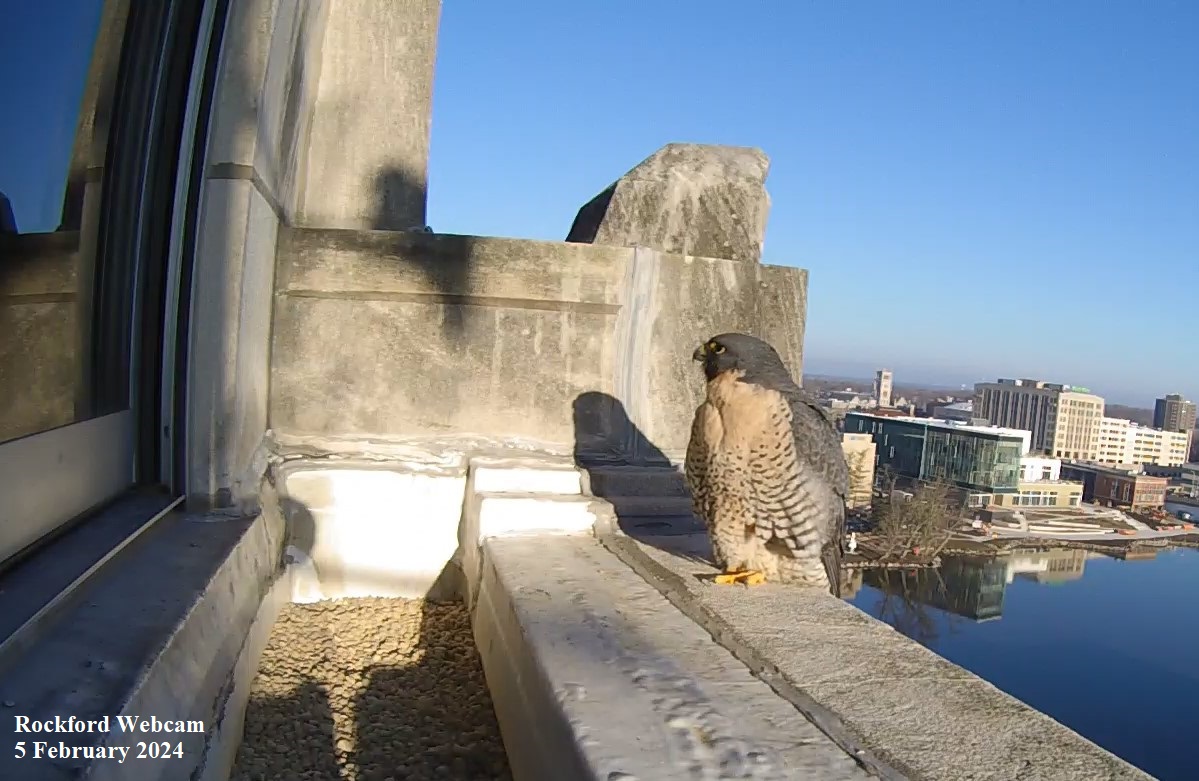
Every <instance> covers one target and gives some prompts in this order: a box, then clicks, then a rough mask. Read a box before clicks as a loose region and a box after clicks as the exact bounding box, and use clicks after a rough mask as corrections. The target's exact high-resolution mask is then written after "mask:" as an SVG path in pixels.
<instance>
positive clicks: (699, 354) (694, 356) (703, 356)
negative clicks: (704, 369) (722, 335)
mask: <svg viewBox="0 0 1199 781" xmlns="http://www.w3.org/2000/svg"><path fill="white" fill-rule="evenodd" d="M705 347H706V345H703V344H701V345H700V346H699V347H696V348H695V352H693V353H691V360H693V361H699V362H700V363H703V362H704V361H705V360H707V357H708V351H707V350H706V349H705Z"/></svg>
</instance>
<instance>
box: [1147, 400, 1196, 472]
mask: <svg viewBox="0 0 1199 781" xmlns="http://www.w3.org/2000/svg"><path fill="white" fill-rule="evenodd" d="M1195 414H1196V410H1195V402H1193V401H1187V400H1186V399H1184V398H1183V397H1182V396H1181V395H1180V394H1178V393H1168V394H1166V395H1165V396H1163V397H1162V398H1160V399H1158V400H1157V402H1156V403H1155V404H1154V405H1153V427H1154V428H1160V429H1161V430H1163V431H1184V432H1186V435H1187V453H1188V456H1189V457H1190V459H1191V460H1192V461H1193V460H1196V459H1199V448H1197V447H1196V445H1197V444H1199V443H1196V442H1195Z"/></svg>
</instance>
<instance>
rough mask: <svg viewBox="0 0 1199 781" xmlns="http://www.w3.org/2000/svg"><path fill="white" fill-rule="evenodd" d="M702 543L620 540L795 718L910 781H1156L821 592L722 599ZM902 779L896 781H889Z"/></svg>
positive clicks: (751, 593)
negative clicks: (795, 711)
mask: <svg viewBox="0 0 1199 781" xmlns="http://www.w3.org/2000/svg"><path fill="white" fill-rule="evenodd" d="M699 537H702V535H693V536H689V535H675V536H670V537H644V538H642V539H641V540H639V541H635V540H632V539H631V538H627V537H619V538H616V537H613V538H610V539H608V540H605V542H606V543H607V544H608V545H611V546H612V547H613V549H614V550H618V551H620V557H621V559H622V560H624V561H626V563H630V564H631V565H632V566H635V567H636V568H637V569H638V570H639V571H642V572H645V573H647V575H648V579H649V582H651V583H654V585H655V586H656V587H657V588H658V589H659V590H660V591H661V592H663V593H664V594H669V595H670V597H671V601H672V602H674V603H675V604H677V605H680V607H681V608H682V609H683V610H685V612H687V613H688V614H689V615H691V616H692V617H693V618H694V619H695V620H697V621H698V622H700V623H701V624H703V625H704V626H705V627H706V628H707V629H708V630H709V631H711V632H712V633H713V634H714V635H715V636H717V637H719V639H720V640H721V643H722V644H724V645H725V646H726V647H728V648H730V649H732V650H733V651H734V653H736V654H737V656H738V658H741V659H742V660H743V661H745V662H746V664H749V665H750V666H751V667H753V668H754V669H755V670H756V671H757V672H758V673H759V675H761V676H762V677H763V678H764V679H766V680H770V681H771V682H772V686H773V687H775V688H776V690H777V691H779V692H780V693H781V694H783V695H784V696H787V697H788V699H790V700H791V701H793V702H795V703H796V704H797V706H798V707H800V708H801V709H804V710H805V711H807V712H814V713H815V714H816V718H818V719H820V720H822V721H825V722H827V723H828V724H829V725H831V727H832V731H833V732H836V731H837V730H843V731H844V734H843V735H842V736H841V737H842V739H843V740H845V741H850V742H854V743H857V744H859V745H861V746H862V747H863V749H864V751H865V752H868V753H869V754H870V755H873V756H876V757H878V759H879V761H880V762H882V763H885V765H886V766H888V767H890V768H894V769H895V771H893V772H897V773H902V775H903V776H906V777H908V778H912V779H928V781H961V779H966V778H969V779H980V780H981V779H996V781H998V780H999V779H1012V778H1019V779H1022V781H1035V780H1037V779H1043V781H1072V780H1076V781H1094V780H1095V779H1100V778H1102V779H1136V780H1137V781H1151V779H1152V776H1150V775H1148V774H1146V773H1144V772H1143V771H1141V770H1139V769H1137V768H1136V767H1134V766H1132V765H1131V764H1129V763H1128V762H1125V761H1124V760H1122V759H1120V758H1119V757H1117V756H1115V755H1114V754H1111V753H1110V752H1108V751H1106V750H1105V749H1103V748H1101V747H1100V746H1097V745H1096V744H1094V743H1092V742H1091V741H1089V740H1087V739H1086V738H1084V737H1082V736H1081V735H1079V734H1078V733H1076V732H1074V731H1073V730H1071V729H1069V728H1067V727H1065V726H1064V725H1062V724H1060V723H1059V722H1057V721H1055V720H1053V719H1051V718H1050V717H1048V716H1046V715H1045V714H1043V713H1041V712H1040V711H1037V710H1035V709H1033V708H1030V707H1029V706H1027V705H1025V704H1024V703H1022V702H1020V701H1019V700H1017V699H1016V698H1014V697H1012V696H1010V695H1008V694H1006V693H1004V692H1002V691H1000V690H999V689H997V688H996V687H995V686H993V685H991V684H990V683H988V682H986V681H984V680H983V679H981V678H979V677H978V676H976V675H974V674H973V673H971V672H969V671H967V670H965V669H963V668H961V667H958V666H957V665H954V664H952V663H950V662H948V661H946V660H945V659H943V658H941V657H940V656H937V655H936V654H935V653H933V652H932V651H929V650H928V649H926V648H924V647H923V646H921V645H919V644H917V643H916V642H914V641H912V640H910V639H909V638H907V637H905V636H903V635H901V634H900V633H898V632H896V631H895V630H893V629H892V628H891V627H890V626H888V625H886V624H884V623H883V622H881V621H878V620H876V619H874V618H872V617H870V616H868V615H866V614H865V613H863V612H862V611H860V610H858V609H857V608H855V607H853V606H852V605H850V604H848V603H846V602H843V601H841V600H838V599H834V598H832V597H831V596H829V595H828V594H825V593H823V592H814V591H809V590H804V589H796V588H787V587H782V586H777V585H772V584H767V585H763V586H755V587H754V588H751V589H745V588H721V587H714V586H711V585H709V584H708V583H706V582H704V581H701V580H699V579H698V578H696V577H695V576H696V575H697V574H707V573H713V572H715V569H714V568H713V567H712V566H711V565H710V564H709V563H708V562H707V561H704V560H702V559H701V558H700V556H699V555H698V554H697V551H700V550H701V549H703V548H704V547H705V546H704V545H703V544H701V543H702V541H701V540H699V539H698V538H699ZM892 777H894V776H892Z"/></svg>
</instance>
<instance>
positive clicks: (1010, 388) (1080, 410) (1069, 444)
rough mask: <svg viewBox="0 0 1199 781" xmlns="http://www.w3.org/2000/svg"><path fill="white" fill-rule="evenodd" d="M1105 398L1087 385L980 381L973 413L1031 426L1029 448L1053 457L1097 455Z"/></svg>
mask: <svg viewBox="0 0 1199 781" xmlns="http://www.w3.org/2000/svg"><path fill="white" fill-rule="evenodd" d="M1103 406H1104V405H1103V398H1102V397H1100V396H1096V395H1095V394H1093V393H1091V392H1090V391H1089V390H1087V389H1086V388H1079V387H1076V386H1071V385H1060V384H1058V383H1051V382H1044V381H1042V380H1005V379H1001V380H999V381H998V382H980V383H978V384H976V385H975V386H974V416H975V417H976V418H985V419H986V420H987V421H988V422H989V423H990V424H991V425H993V426H1004V427H1005V428H1018V429H1024V430H1025V431H1031V432H1032V449H1033V450H1035V451H1038V452H1041V453H1046V454H1048V455H1050V456H1053V457H1054V458H1065V459H1073V460H1078V461H1095V460H1097V459H1098V458H1099V426H1100V421H1101V420H1102V419H1103Z"/></svg>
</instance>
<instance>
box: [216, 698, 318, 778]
mask: <svg viewBox="0 0 1199 781" xmlns="http://www.w3.org/2000/svg"><path fill="white" fill-rule="evenodd" d="M336 745H337V743H336V737H335V733H334V726H333V705H332V703H331V702H330V699H329V692H328V689H327V687H326V686H325V685H324V684H323V683H322V682H319V681H316V680H313V679H311V678H305V679H304V680H303V681H302V682H301V683H300V684H299V685H297V686H296V687H295V689H294V690H293V691H292V693H291V694H288V695H284V696H280V697H254V696H251V697H250V700H249V702H247V703H246V716H245V729H244V734H243V737H242V742H241V745H239V746H238V749H237V755H236V757H235V759H234V763H233V772H232V773H231V774H230V775H229V781H267V780H268V779H274V778H281V777H282V776H279V775H276V774H277V773H278V772H279V771H280V770H283V769H284V768H286V771H285V772H287V773H288V774H289V775H288V777H290V778H322V779H325V778H328V779H339V778H341V777H342V774H341V768H340V766H339V764H338V761H337V754H336V752H335V748H336ZM285 747H286V749H285ZM285 750H286V753H287V754H289V755H290V757H289V759H287V760H281V759H280V758H278V756H277V755H278V754H279V753H284V751H285ZM284 761H287V762H289V764H287V765H284V764H282V762H284Z"/></svg>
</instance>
